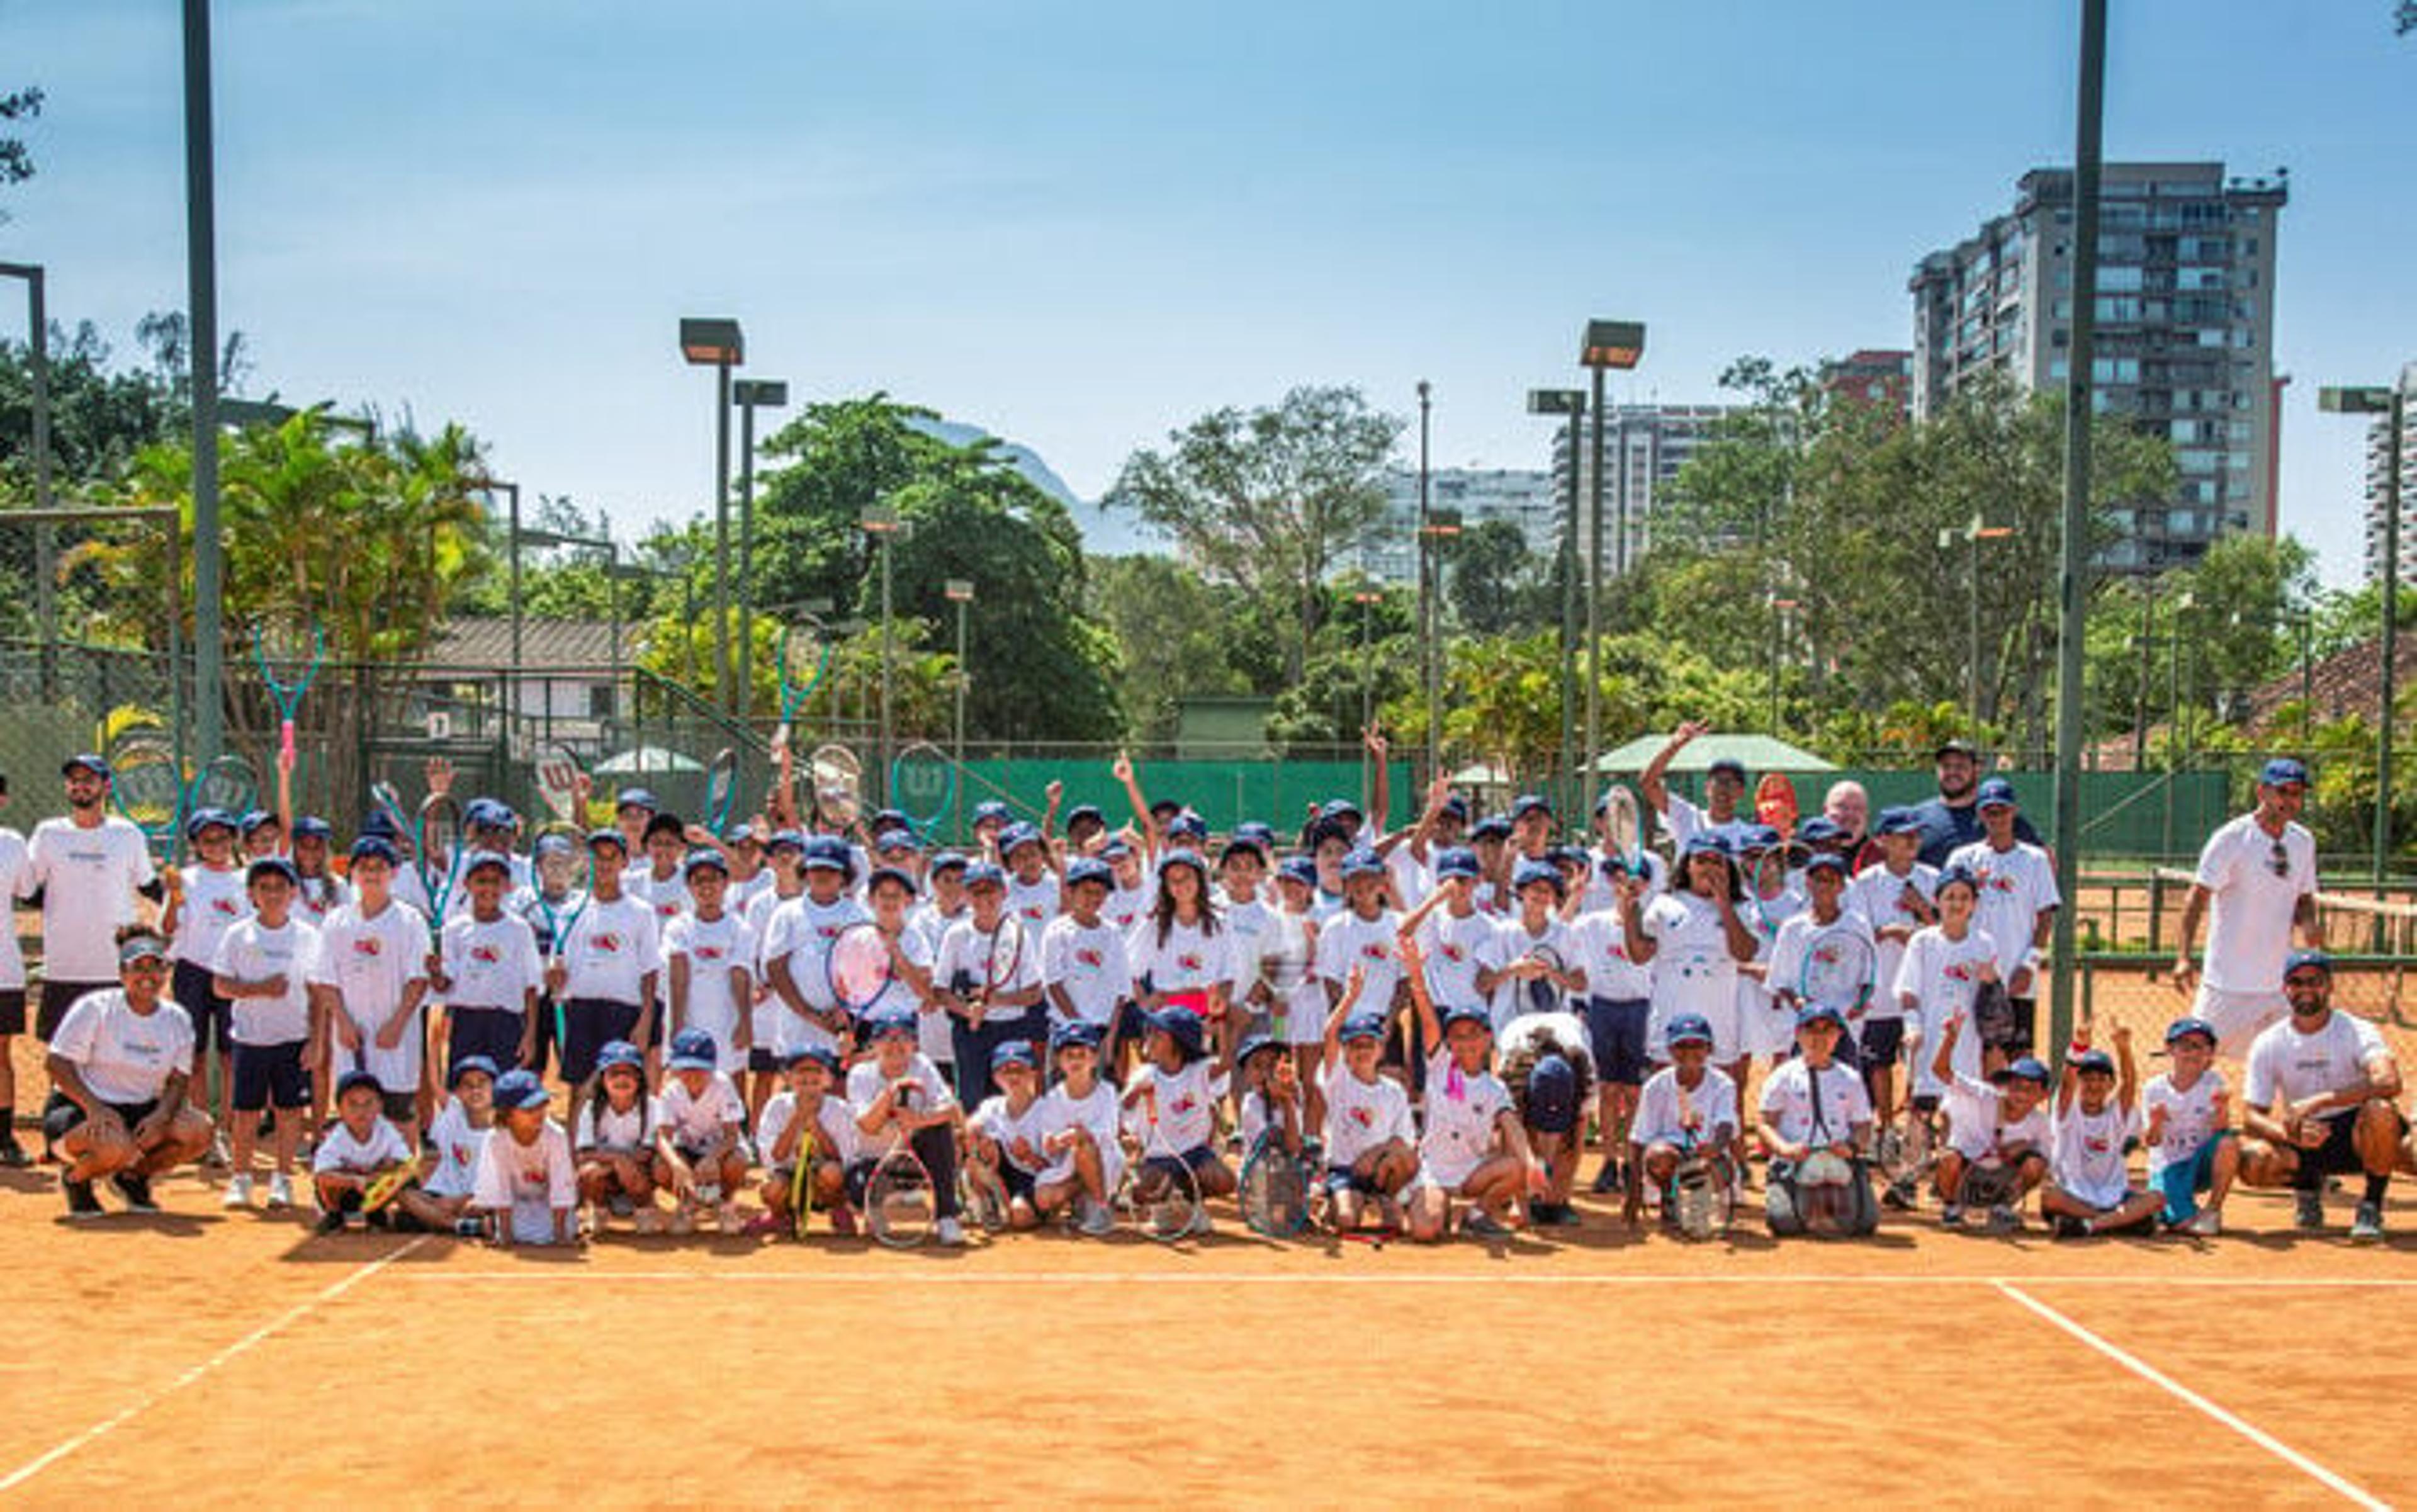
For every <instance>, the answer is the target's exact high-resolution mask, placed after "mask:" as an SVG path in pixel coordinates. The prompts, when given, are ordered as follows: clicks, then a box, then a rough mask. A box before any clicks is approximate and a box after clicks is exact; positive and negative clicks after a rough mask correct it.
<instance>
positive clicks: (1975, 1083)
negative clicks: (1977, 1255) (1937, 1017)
mask: <svg viewBox="0 0 2417 1512" xmlns="http://www.w3.org/2000/svg"><path fill="white" fill-rule="evenodd" d="M1942 891H1943V890H1942ZM1966 1017H1967V1016H1965V1015H1963V1014H1957V1015H1955V1016H1953V1017H1951V1018H1949V1019H1948V1020H1947V1025H1946V1028H1945V1029H1944V1030H1942V1031H1940V1033H1939V1037H1938V1052H1937V1053H1936V1054H1935V1055H1933V1056H1932V1057H1931V1061H1930V1072H1931V1075H1932V1076H1933V1077H1936V1078H1938V1081H1939V1082H1940V1083H1941V1084H1942V1085H1945V1086H1947V1087H1948V1088H1950V1089H1952V1091H1951V1092H1949V1094H1948V1097H1947V1102H1946V1107H1947V1148H1946V1149H1944V1150H1942V1151H1940V1152H1939V1155H1938V1200H1939V1204H1940V1206H1939V1212H1938V1221H1939V1222H1940V1223H1942V1224H1944V1225H1946V1226H1947V1227H1948V1228H1950V1229H1953V1228H1957V1227H1959V1226H1960V1225H1962V1223H1963V1222H1964V1209H1965V1206H1966V1204H1967V1202H1968V1201H1970V1200H1982V1201H1985V1202H1986V1203H1987V1205H1988V1208H1989V1225H1990V1227H1991V1228H1993V1229H2001V1230H2010V1229H2020V1228H2021V1227H2022V1226H2023V1220H2022V1215H2021V1214H2022V1205H2023V1199H2024V1198H2025V1197H2026V1196H2028V1195H2029V1192H2030V1190H2031V1188H2032V1187H2034V1186H2037V1185H2039V1184H2040V1183H2042V1182H2043V1181H2045V1180H2046V1179H2047V1147H2048V1123H2047V1111H2046V1109H2045V1107H2043V1106H2042V1104H2043V1103H2045V1101H2046V1098H2047V1067H2045V1066H2044V1065H2042V1064H2040V1063H2039V1062H2038V1061H2034V1060H2032V1059H2031V1058H2030V1057H2029V1056H2024V1057H2023V1058H2021V1059H2020V1060H2018V1061H2014V1062H2013V1063H2012V1064H2010V1065H2007V1066H2004V1067H2001V1068H2000V1069H1999V1070H1998V1071H1997V1072H1996V1073H1995V1074H1994V1075H1993V1076H1992V1077H1990V1078H1989V1080H1987V1081H1983V1080H1981V1079H1980V1078H1979V1077H1974V1076H1970V1075H1968V1074H1966V1073H1964V1072H1960V1071H1958V1070H1957V1069H1956V1062H1955V1045H1956V1042H1957V1041H1958V1040H1960V1039H1962V1038H1963V1037H1964V1030H1965V1022H1966ZM1976 1176H1977V1180H1973V1181H1970V1182H1969V1184H1968V1178H1974V1177H1976Z"/></svg>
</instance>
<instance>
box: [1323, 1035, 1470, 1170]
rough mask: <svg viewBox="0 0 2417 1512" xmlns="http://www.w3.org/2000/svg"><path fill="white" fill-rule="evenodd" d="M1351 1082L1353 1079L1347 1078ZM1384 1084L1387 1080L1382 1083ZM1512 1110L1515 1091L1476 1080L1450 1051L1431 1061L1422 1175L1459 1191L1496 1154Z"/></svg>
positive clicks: (1438, 1053)
mask: <svg viewBox="0 0 2417 1512" xmlns="http://www.w3.org/2000/svg"><path fill="white" fill-rule="evenodd" d="M1348 1077H1349V1073H1348V1072H1345V1079H1348ZM1379 1079H1385V1078H1379ZM1511 1110H1512V1103H1511V1090H1510V1089H1509V1088H1507V1087H1505V1086H1503V1085H1502V1082H1501V1078H1499V1077H1496V1076H1495V1075H1494V1073H1493V1072H1491V1071H1480V1072H1478V1073H1477V1074H1476V1075H1474V1076H1471V1075H1469V1074H1468V1073H1467V1072H1464V1071H1462V1070H1461V1069H1460V1067H1459V1064H1458V1062H1457V1061H1455V1059H1454V1058H1453V1056H1452V1051H1451V1050H1449V1049H1443V1050H1437V1051H1436V1052H1435V1053H1434V1054H1433V1055H1431V1056H1429V1057H1427V1095H1426V1114H1427V1125H1426V1130H1425V1132H1424V1133H1422V1134H1421V1135H1420V1136H1419V1165H1420V1168H1421V1175H1422V1176H1424V1177H1425V1178H1426V1179H1428V1180H1431V1181H1433V1182H1434V1183H1435V1184H1437V1185H1438V1186H1440V1187H1442V1188H1443V1189H1444V1190H1445V1191H1447V1192H1451V1191H1457V1190H1458V1189H1459V1188H1460V1184H1462V1183H1463V1182H1466V1181H1467V1180H1468V1176H1469V1172H1471V1171H1473V1170H1475V1169H1476V1168H1478V1167H1479V1166H1480V1165H1482V1164H1483V1163H1484V1161H1485V1159H1486V1157H1487V1156H1489V1155H1491V1154H1492V1153H1494V1126H1495V1123H1496V1121H1497V1120H1498V1119H1499V1118H1500V1117H1501V1116H1502V1115H1503V1114H1505V1113H1508V1112H1510V1111H1511Z"/></svg>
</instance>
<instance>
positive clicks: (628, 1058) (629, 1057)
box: [596, 1040, 646, 1074]
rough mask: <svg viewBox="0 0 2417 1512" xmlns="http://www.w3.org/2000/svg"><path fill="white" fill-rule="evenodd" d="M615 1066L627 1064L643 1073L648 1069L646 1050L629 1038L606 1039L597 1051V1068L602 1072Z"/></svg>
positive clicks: (633, 1069)
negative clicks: (635, 1044) (631, 1041)
mask: <svg viewBox="0 0 2417 1512" xmlns="http://www.w3.org/2000/svg"><path fill="white" fill-rule="evenodd" d="M615 1066H627V1067H629V1068H630V1069H631V1070H632V1071H635V1072H639V1073H641V1074H643V1073H644V1072H645V1071H646V1051H644V1050H641V1049H639V1048H638V1047H637V1046H634V1045H632V1044H631V1043H630V1042H629V1041H628V1040H606V1041H605V1042H604V1044H603V1045H602V1046H600V1047H599V1048H598V1050H597V1051H596V1069H597V1070H598V1071H599V1072H605V1071H610V1070H612V1069H613V1068H614V1067H615Z"/></svg>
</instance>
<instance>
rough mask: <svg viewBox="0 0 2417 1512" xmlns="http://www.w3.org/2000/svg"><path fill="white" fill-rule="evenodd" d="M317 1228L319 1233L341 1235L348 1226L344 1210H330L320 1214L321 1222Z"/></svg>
mask: <svg viewBox="0 0 2417 1512" xmlns="http://www.w3.org/2000/svg"><path fill="white" fill-rule="evenodd" d="M315 1227H316V1229H317V1231H318V1232H320V1233H323V1234H340V1233H342V1232H343V1231H344V1229H346V1228H347V1227H348V1225H346V1223H345V1222H344V1213H343V1210H342V1208H329V1209H328V1210H327V1212H325V1213H322V1214H319V1222H318V1223H317V1225H316V1226H315Z"/></svg>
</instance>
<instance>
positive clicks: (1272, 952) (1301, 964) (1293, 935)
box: [1259, 913, 1311, 1055]
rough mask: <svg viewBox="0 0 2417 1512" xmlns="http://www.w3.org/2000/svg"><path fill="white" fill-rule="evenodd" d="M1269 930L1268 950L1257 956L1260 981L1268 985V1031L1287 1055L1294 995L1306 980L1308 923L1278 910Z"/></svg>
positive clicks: (1307, 975) (1289, 1046)
mask: <svg viewBox="0 0 2417 1512" xmlns="http://www.w3.org/2000/svg"><path fill="white" fill-rule="evenodd" d="M1268 933H1269V945H1268V950H1267V953H1266V954H1265V955H1261V956H1260V957H1259V980H1260V981H1262V982H1265V983H1266V984H1267V985H1268V1025H1269V1033H1271V1034H1273V1035H1274V1036H1275V1039H1276V1043H1277V1044H1278V1045H1280V1046H1285V1054H1287V1055H1289V1054H1291V1053H1292V1051H1291V1045H1292V1037H1291V1032H1290V1025H1291V1022H1292V1000H1293V995H1294V994H1295V993H1297V992H1299V991H1300V988H1301V985H1302V984H1303V983H1305V982H1307V981H1308V980H1309V966H1310V956H1311V947H1310V942H1309V926H1308V925H1307V924H1305V923H1303V922H1302V920H1301V919H1300V916H1298V915H1296V914H1289V913H1279V914H1277V915H1276V916H1275V919H1274V921H1273V922H1272V923H1271V924H1269V930H1268Z"/></svg>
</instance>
